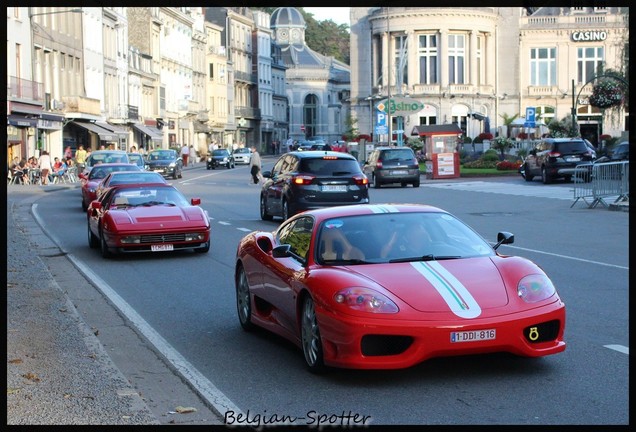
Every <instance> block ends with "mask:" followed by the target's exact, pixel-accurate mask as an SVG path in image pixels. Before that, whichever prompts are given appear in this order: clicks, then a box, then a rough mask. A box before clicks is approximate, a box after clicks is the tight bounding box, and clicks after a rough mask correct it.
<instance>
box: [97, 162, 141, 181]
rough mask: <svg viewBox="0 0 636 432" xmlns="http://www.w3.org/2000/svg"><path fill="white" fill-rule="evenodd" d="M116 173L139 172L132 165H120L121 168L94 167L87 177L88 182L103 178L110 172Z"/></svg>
mask: <svg viewBox="0 0 636 432" xmlns="http://www.w3.org/2000/svg"><path fill="white" fill-rule="evenodd" d="M116 171H139V168H138V167H137V166H134V165H121V166H109V167H100V166H96V167H95V168H93V169H92V170H91V172H90V174H89V175H88V179H89V180H93V179H96V180H99V179H103V178H105V177H106V176H107V175H108V174H110V173H111V172H116Z"/></svg>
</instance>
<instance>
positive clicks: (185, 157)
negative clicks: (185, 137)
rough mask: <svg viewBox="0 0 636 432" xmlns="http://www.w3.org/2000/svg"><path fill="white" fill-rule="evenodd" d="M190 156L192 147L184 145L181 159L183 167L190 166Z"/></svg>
mask: <svg viewBox="0 0 636 432" xmlns="http://www.w3.org/2000/svg"><path fill="white" fill-rule="evenodd" d="M189 156H190V147H188V145H187V144H184V145H183V147H181V159H182V160H183V166H184V167H187V166H188V157H189Z"/></svg>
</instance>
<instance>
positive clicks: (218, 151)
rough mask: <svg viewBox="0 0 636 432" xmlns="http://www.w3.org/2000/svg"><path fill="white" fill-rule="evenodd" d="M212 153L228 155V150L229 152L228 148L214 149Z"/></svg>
mask: <svg viewBox="0 0 636 432" xmlns="http://www.w3.org/2000/svg"><path fill="white" fill-rule="evenodd" d="M212 154H213V155H214V156H227V155H228V152H227V150H213V151H212Z"/></svg>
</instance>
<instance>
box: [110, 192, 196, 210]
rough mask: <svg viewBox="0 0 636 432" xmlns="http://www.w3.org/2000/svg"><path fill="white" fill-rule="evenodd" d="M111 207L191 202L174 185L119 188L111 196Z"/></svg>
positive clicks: (174, 204)
mask: <svg viewBox="0 0 636 432" xmlns="http://www.w3.org/2000/svg"><path fill="white" fill-rule="evenodd" d="M110 202H111V207H117V208H129V207H152V206H179V207H183V206H188V205H190V203H189V202H188V200H186V198H185V197H184V196H183V195H182V194H181V193H180V192H179V191H177V190H176V189H174V188H172V187H160V188H134V189H128V188H127V189H120V190H117V191H116V192H115V193H114V194H113V196H112V197H111V201H110Z"/></svg>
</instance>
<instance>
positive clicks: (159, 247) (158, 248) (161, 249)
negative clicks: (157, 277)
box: [150, 244, 174, 252]
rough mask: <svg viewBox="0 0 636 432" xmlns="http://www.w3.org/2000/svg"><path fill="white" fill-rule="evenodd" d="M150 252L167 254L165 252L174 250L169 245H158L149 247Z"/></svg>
mask: <svg viewBox="0 0 636 432" xmlns="http://www.w3.org/2000/svg"><path fill="white" fill-rule="evenodd" d="M150 250H151V251H153V252H167V251H171V250H174V247H173V246H172V245H171V244H158V245H151V246H150Z"/></svg>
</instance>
